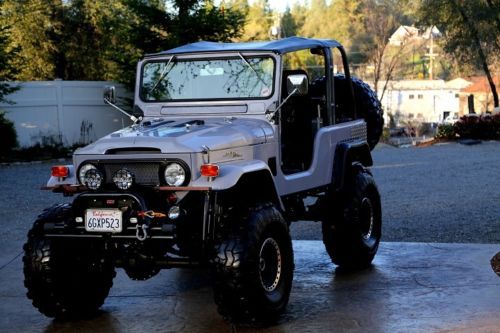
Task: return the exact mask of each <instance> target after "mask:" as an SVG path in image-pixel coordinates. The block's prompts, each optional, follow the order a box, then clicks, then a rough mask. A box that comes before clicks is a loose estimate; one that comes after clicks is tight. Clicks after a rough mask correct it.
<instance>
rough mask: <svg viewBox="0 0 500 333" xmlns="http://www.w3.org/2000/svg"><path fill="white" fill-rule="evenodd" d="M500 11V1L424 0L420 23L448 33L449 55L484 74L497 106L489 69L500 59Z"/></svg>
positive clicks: (496, 97)
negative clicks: (434, 26)
mask: <svg viewBox="0 0 500 333" xmlns="http://www.w3.org/2000/svg"><path fill="white" fill-rule="evenodd" d="M499 8H500V2H499V0H437V1H436V0H422V1H421V5H420V7H419V10H418V15H419V17H420V22H422V23H423V24H427V25H436V26H437V27H438V29H440V30H441V31H445V32H446V34H445V45H444V50H445V51H446V52H448V53H449V54H453V55H454V56H455V58H456V59H457V61H458V62H459V63H463V64H470V65H473V66H475V67H476V68H481V69H482V70H483V71H484V73H485V74H486V76H487V78H488V81H489V84H490V88H491V91H492V94H493V98H494V104H495V106H498V104H499V101H498V94H497V91H496V87H495V84H494V82H493V78H492V75H491V69H490V67H492V65H493V64H494V63H496V62H498V61H499V60H500V16H499Z"/></svg>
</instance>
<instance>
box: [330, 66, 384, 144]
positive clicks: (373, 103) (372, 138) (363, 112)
mask: <svg viewBox="0 0 500 333" xmlns="http://www.w3.org/2000/svg"><path fill="white" fill-rule="evenodd" d="M351 81H352V88H353V90H354V98H355V100H356V117H357V118H358V119H359V118H364V119H365V121H366V127H367V141H368V144H369V145H370V149H373V148H374V147H375V146H376V145H377V143H378V141H379V139H380V136H381V135H382V130H383V127H384V110H382V104H380V101H379V99H378V98H377V95H376V94H375V92H374V91H373V90H372V89H371V88H370V86H369V85H368V84H366V83H365V82H363V81H362V80H360V79H358V78H357V77H355V76H351ZM333 86H334V89H335V97H336V101H335V104H336V106H337V110H339V111H340V112H339V113H340V114H342V113H344V112H347V110H349V108H347V103H349V102H350V98H349V96H350V93H349V90H348V85H347V79H346V77H345V75H344V74H335V75H334V83H333ZM343 110H346V111H343Z"/></svg>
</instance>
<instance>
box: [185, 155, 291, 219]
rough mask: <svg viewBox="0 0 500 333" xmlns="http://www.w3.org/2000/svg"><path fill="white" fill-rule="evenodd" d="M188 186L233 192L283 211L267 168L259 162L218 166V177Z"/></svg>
mask: <svg viewBox="0 0 500 333" xmlns="http://www.w3.org/2000/svg"><path fill="white" fill-rule="evenodd" d="M190 186H195V187H198V186H199V187H210V188H211V189H212V190H214V191H221V192H225V191H228V192H229V191H234V192H235V195H240V196H247V197H249V198H258V199H259V200H263V201H270V202H272V203H274V204H275V205H276V207H277V208H278V209H281V210H282V209H283V204H282V202H281V198H280V197H279V195H278V192H277V190H276V184H275V182H274V178H273V176H272V173H271V170H270V168H269V166H268V165H267V164H266V163H264V162H263V161H260V160H251V161H241V162H236V163H231V164H220V165H219V176H218V177H216V178H214V179H212V180H209V179H207V178H206V177H200V178H198V179H196V180H195V181H193V182H192V183H191V184H190Z"/></svg>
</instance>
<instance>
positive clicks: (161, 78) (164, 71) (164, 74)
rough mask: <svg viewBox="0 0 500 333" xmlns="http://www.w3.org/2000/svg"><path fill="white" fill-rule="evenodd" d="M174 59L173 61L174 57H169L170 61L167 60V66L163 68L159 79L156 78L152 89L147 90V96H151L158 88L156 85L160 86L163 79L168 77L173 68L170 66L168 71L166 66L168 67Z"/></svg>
mask: <svg viewBox="0 0 500 333" xmlns="http://www.w3.org/2000/svg"><path fill="white" fill-rule="evenodd" d="M174 59H175V55H173V56H171V57H170V59H168V62H167V65H166V66H165V68H164V69H163V71H162V72H161V74H160V77H159V78H158V80H157V81H156V82H155V84H154V85H153V88H151V89H150V90H149V92H148V94H151V93H152V92H153V91H154V90H155V89H156V88H157V87H158V85H159V84H160V82H161V81H163V79H164V78H165V77H166V76H167V75H168V73H170V71H171V70H172V69H173V68H174V66H173V65H172V68H170V69H168V66H170V63H171V62H172V60H174ZM167 69H168V71H167Z"/></svg>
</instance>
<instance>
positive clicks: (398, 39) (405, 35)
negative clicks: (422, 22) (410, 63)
mask: <svg viewBox="0 0 500 333" xmlns="http://www.w3.org/2000/svg"><path fill="white" fill-rule="evenodd" d="M441 36H442V34H441V31H439V29H438V28H437V27H436V26H432V27H427V28H425V29H424V30H422V29H419V28H415V27H412V26H408V25H400V26H399V28H397V29H396V31H394V33H393V34H392V35H391V37H389V44H390V45H393V46H401V45H403V44H405V43H406V42H409V41H414V40H418V39H424V40H429V39H431V38H439V37H441Z"/></svg>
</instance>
